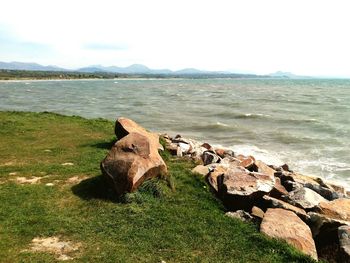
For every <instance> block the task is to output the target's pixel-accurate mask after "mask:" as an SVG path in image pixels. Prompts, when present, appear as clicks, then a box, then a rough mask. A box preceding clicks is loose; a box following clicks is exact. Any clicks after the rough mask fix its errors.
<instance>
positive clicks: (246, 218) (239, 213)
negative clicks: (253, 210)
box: [225, 210, 253, 222]
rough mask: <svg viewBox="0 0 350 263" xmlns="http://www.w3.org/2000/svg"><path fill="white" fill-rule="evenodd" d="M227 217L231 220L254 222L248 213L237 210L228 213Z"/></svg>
mask: <svg viewBox="0 0 350 263" xmlns="http://www.w3.org/2000/svg"><path fill="white" fill-rule="evenodd" d="M225 215H226V216H228V217H231V218H237V219H240V220H242V221H244V222H250V221H252V220H253V217H252V216H251V215H250V214H249V213H248V212H246V211H244V210H237V211H235V212H227V213H226V214H225Z"/></svg>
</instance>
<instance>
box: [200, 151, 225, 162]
mask: <svg viewBox="0 0 350 263" xmlns="http://www.w3.org/2000/svg"><path fill="white" fill-rule="evenodd" d="M202 159H203V163H204V165H208V164H211V163H219V162H220V160H221V158H220V157H219V156H217V155H216V154H215V153H212V152H210V151H205V152H204V153H203V155H202Z"/></svg>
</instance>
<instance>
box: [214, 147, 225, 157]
mask: <svg viewBox="0 0 350 263" xmlns="http://www.w3.org/2000/svg"><path fill="white" fill-rule="evenodd" d="M225 152H226V151H225V149H215V153H216V154H217V155H219V156H220V157H221V158H224V157H225Z"/></svg>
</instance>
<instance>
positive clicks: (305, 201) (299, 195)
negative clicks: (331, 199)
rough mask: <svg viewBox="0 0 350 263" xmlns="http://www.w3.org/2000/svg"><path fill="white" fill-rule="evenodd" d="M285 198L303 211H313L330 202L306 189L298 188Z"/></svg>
mask: <svg viewBox="0 0 350 263" xmlns="http://www.w3.org/2000/svg"><path fill="white" fill-rule="evenodd" d="M284 197H285V199H286V200H287V201H288V202H289V203H291V204H292V205H295V206H298V207H300V208H302V209H313V208H315V207H316V206H317V205H318V204H319V203H320V202H328V201H327V200H326V199H325V198H323V197H322V196H321V195H319V194H318V193H316V192H315V191H313V190H311V189H309V188H306V187H302V188H298V189H296V190H294V191H292V192H290V193H289V194H288V195H286V196H284Z"/></svg>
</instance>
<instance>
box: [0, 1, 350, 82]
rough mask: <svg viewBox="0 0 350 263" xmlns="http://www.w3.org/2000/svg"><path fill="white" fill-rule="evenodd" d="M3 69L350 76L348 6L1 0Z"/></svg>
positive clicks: (347, 3)
mask: <svg viewBox="0 0 350 263" xmlns="http://www.w3.org/2000/svg"><path fill="white" fill-rule="evenodd" d="M0 6H1V10H0V61H5V62H10V61H22V62H37V63H39V64H43V65H57V66H60V67H65V68H69V69H75V68H79V67H84V66H88V65H97V64H98V65H104V66H111V65H115V66H129V65H131V64H135V63H136V64H144V65H146V66H148V67H150V68H154V69H162V68H168V69H172V70H179V69H183V68H198V69H202V70H228V71H233V72H243V73H256V74H268V73H272V72H276V71H279V70H280V71H286V72H293V73H295V74H298V75H309V76H335V77H350V34H349V27H350V15H349V10H350V1H348V0H317V1H316V0H303V1H300V0H264V1H262V0H227V1H225V0H207V1H206V0H202V1H196V0H187V1H183V0H176V1H173V0H168V1H167V0H147V1H144V0H139V1H137V0H123V1H119V0H111V1H109V0H98V1H95V0H84V1H80V0H68V1H67V0H59V1H56V0H50V1H49V0H46V1H43V0H22V1H21V0H0Z"/></svg>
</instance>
